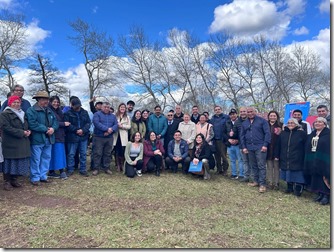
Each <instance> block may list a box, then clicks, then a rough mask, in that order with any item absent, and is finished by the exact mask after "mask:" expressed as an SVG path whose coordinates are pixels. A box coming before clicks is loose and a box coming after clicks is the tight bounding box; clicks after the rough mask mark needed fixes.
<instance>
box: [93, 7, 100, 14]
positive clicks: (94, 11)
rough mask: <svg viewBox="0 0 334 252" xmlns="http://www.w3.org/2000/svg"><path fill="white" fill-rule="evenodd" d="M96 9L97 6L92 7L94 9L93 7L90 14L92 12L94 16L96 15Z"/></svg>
mask: <svg viewBox="0 0 334 252" xmlns="http://www.w3.org/2000/svg"><path fill="white" fill-rule="evenodd" d="M98 9H99V7H98V6H94V7H93V9H92V12H93V13H94V14H96V13H97V11H98Z"/></svg>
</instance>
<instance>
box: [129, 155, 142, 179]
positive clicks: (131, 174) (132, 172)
mask: <svg viewBox="0 0 334 252" xmlns="http://www.w3.org/2000/svg"><path fill="white" fill-rule="evenodd" d="M130 158H131V160H132V161H133V160H135V159H136V158H135V157H133V158H132V157H130ZM135 168H136V170H137V171H141V169H142V168H143V160H141V159H140V160H138V161H137V164H136V165H130V164H129V163H127V162H126V163H125V175H126V176H127V177H129V178H133V177H134V176H135V175H136V171H135Z"/></svg>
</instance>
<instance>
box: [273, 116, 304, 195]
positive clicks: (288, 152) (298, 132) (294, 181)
mask: <svg viewBox="0 0 334 252" xmlns="http://www.w3.org/2000/svg"><path fill="white" fill-rule="evenodd" d="M306 138H307V134H306V132H305V131H304V130H303V129H302V128H301V126H300V124H299V123H298V121H297V120H296V119H294V118H290V119H289V120H288V124H287V126H285V127H284V130H283V131H282V132H281V134H280V135H279V137H278V139H277V142H276V146H275V149H274V153H275V154H274V156H275V160H278V161H279V167H280V170H281V173H280V178H281V179H282V180H284V181H286V182H287V189H286V191H285V192H286V193H291V192H294V194H295V195H296V196H300V195H301V194H302V192H303V187H304V184H305V179H304V171H303V170H304V154H305V147H304V146H305V141H306Z"/></svg>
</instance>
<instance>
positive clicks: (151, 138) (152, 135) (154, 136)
mask: <svg viewBox="0 0 334 252" xmlns="http://www.w3.org/2000/svg"><path fill="white" fill-rule="evenodd" d="M155 139H157V136H156V135H155V133H154V132H152V133H151V134H150V140H151V141H154V140H155Z"/></svg>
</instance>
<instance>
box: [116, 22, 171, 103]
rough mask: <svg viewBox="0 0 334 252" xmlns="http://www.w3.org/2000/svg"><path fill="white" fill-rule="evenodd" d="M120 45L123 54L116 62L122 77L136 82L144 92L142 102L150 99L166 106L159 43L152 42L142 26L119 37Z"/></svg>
mask: <svg viewBox="0 0 334 252" xmlns="http://www.w3.org/2000/svg"><path fill="white" fill-rule="evenodd" d="M118 45H119V47H120V49H121V52H120V53H121V55H125V56H124V57H120V58H119V60H118V61H117V62H116V64H115V67H116V68H117V70H118V72H119V75H120V78H121V79H122V80H125V81H127V82H128V83H135V84H136V85H137V89H138V91H141V93H144V95H143V96H141V98H140V99H139V100H140V101H141V102H143V101H144V100H147V99H148V98H151V99H149V102H150V103H151V104H159V105H160V106H161V107H162V109H164V108H165V106H166V101H167V97H166V95H165V93H166V91H165V89H164V87H163V86H162V85H160V83H158V81H157V80H158V74H157V72H156V68H157V64H158V62H157V58H158V56H157V54H158V52H159V47H158V44H157V43H151V42H150V41H149V39H148V37H147V36H146V34H145V33H144V30H143V29H142V28H141V27H138V26H134V27H131V28H130V34H129V36H125V35H122V36H120V37H119V40H118Z"/></svg>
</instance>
